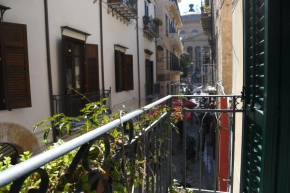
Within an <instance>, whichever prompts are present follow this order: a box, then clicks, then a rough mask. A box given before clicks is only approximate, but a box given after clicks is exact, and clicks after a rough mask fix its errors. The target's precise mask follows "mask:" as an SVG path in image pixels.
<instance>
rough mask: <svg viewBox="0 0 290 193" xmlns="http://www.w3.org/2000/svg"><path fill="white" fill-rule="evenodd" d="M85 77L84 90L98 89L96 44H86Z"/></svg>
mask: <svg viewBox="0 0 290 193" xmlns="http://www.w3.org/2000/svg"><path fill="white" fill-rule="evenodd" d="M85 49H86V65H85V72H86V74H85V79H86V89H85V90H86V92H98V91H99V58H98V45H93V44H86V47H85Z"/></svg>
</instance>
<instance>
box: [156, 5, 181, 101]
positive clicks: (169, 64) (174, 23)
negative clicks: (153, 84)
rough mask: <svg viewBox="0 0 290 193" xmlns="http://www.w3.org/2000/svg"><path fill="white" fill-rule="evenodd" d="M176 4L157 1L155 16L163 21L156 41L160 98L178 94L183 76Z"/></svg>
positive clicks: (179, 27)
mask: <svg viewBox="0 0 290 193" xmlns="http://www.w3.org/2000/svg"><path fill="white" fill-rule="evenodd" d="M178 2H181V0H180V1H178ZM178 2H177V0H172V1H168V0H157V4H158V6H157V8H156V16H157V17H158V18H160V19H161V20H162V21H163V25H162V26H161V27H159V35H160V39H159V40H158V41H157V81H158V82H159V83H160V91H161V92H160V93H161V96H166V95H168V94H178V92H179V84H180V75H182V74H183V72H182V68H181V67H180V63H179V58H180V55H181V54H182V53H183V45H182V43H181V40H180V36H179V33H180V29H181V27H182V22H181V16H180V12H179V8H178Z"/></svg>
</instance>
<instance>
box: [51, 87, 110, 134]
mask: <svg viewBox="0 0 290 193" xmlns="http://www.w3.org/2000/svg"><path fill="white" fill-rule="evenodd" d="M110 95H111V90H105V93H103V92H101V91H100V92H91V93H82V94H72V95H54V96H53V104H54V114H60V113H63V114H65V115H66V116H70V117H77V116H79V115H80V114H81V112H80V110H81V109H83V108H84V107H85V104H87V103H89V102H97V101H99V100H100V99H101V98H106V106H107V107H108V108H110V104H111V98H110ZM109 110H110V109H108V111H109ZM57 120H58V119H57ZM82 124H83V122H78V123H74V127H73V128H71V131H70V133H71V134H73V133H74V132H77V131H78V130H79V128H80V126H81V125H82ZM57 134H58V136H59V137H64V136H65V135H66V134H67V132H66V131H63V132H62V133H61V134H60V133H59V132H57Z"/></svg>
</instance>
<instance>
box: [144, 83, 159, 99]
mask: <svg viewBox="0 0 290 193" xmlns="http://www.w3.org/2000/svg"><path fill="white" fill-rule="evenodd" d="M145 87H146V98H147V99H154V98H156V97H158V96H159V95H160V83H157V84H146V85H145Z"/></svg>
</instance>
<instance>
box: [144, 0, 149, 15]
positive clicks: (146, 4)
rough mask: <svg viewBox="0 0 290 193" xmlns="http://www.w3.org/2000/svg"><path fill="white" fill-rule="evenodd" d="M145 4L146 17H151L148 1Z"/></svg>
mask: <svg viewBox="0 0 290 193" xmlns="http://www.w3.org/2000/svg"><path fill="white" fill-rule="evenodd" d="M144 3H145V16H149V7H148V3H147V1H144Z"/></svg>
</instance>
